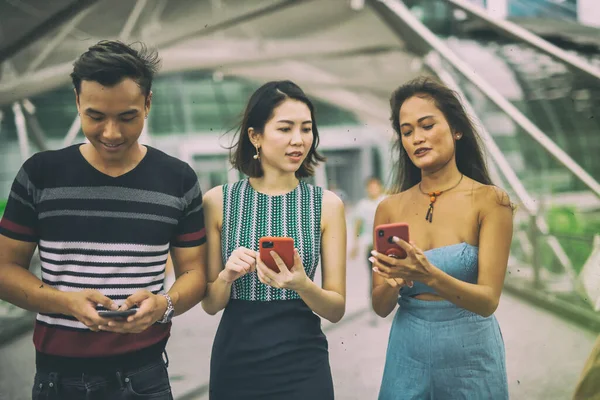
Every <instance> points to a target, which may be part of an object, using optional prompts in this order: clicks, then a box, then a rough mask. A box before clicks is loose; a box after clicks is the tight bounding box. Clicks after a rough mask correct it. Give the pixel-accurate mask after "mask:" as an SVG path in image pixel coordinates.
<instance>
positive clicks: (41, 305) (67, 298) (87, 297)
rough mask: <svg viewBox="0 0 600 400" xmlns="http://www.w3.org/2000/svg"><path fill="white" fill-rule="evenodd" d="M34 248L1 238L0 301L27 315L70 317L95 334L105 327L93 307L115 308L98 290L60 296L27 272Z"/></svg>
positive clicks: (31, 244) (0, 236)
mask: <svg viewBox="0 0 600 400" xmlns="http://www.w3.org/2000/svg"><path fill="white" fill-rule="evenodd" d="M35 247H36V244H35V243H30V242H22V241H18V240H14V239H10V238H8V237H6V236H3V235H0V299H2V300H6V301H8V302H10V303H12V304H14V305H16V306H17V307H21V308H23V309H26V310H29V311H34V312H40V313H46V314H63V315H72V316H74V317H76V318H77V319H78V320H79V321H81V322H82V323H83V324H85V325H86V326H87V327H89V328H90V329H92V330H94V331H97V330H98V326H100V325H103V324H106V323H107V322H108V321H107V320H105V319H103V318H100V316H99V315H98V312H97V311H96V304H101V305H103V306H104V307H105V308H107V309H113V310H114V309H116V308H117V305H116V304H114V303H113V301H112V300H111V299H109V298H108V297H106V296H104V295H103V294H102V293H100V292H99V291H97V290H82V291H79V292H62V291H60V290H58V289H55V288H54V287H52V286H50V285H46V284H44V283H43V282H42V281H41V280H40V279H39V278H38V277H37V276H35V275H34V274H32V273H31V272H30V271H29V269H28V268H29V265H30V263H31V257H32V256H33V253H34V251H35Z"/></svg>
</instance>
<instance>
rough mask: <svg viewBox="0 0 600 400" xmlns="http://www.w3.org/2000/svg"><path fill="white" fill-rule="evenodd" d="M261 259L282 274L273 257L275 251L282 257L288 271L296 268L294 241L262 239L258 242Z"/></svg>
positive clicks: (286, 238)
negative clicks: (272, 252) (272, 253)
mask: <svg viewBox="0 0 600 400" xmlns="http://www.w3.org/2000/svg"><path fill="white" fill-rule="evenodd" d="M258 247H259V252H260V259H261V260H262V262H263V263H265V265H266V266H267V267H269V268H270V269H272V270H273V271H275V272H280V271H279V267H278V266H277V264H276V263H275V260H274V259H273V257H271V251H274V252H275V253H277V254H278V255H279V257H281V259H282V260H283V262H284V263H285V265H286V266H287V267H288V269H290V268H292V267H293V266H294V239H293V238H290V237H262V238H260V240H259V241H258Z"/></svg>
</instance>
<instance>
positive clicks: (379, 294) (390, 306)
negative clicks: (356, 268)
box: [371, 199, 400, 318]
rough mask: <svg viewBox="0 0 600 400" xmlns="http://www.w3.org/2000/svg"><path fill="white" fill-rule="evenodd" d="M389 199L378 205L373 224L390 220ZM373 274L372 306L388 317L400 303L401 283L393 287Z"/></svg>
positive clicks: (374, 240) (376, 311) (381, 314)
mask: <svg viewBox="0 0 600 400" xmlns="http://www.w3.org/2000/svg"><path fill="white" fill-rule="evenodd" d="M389 204H390V201H389V199H386V200H383V201H382V202H381V203H379V206H377V211H376V212H375V221H374V224H373V226H377V225H381V224H385V223H388V222H390V221H389V215H388V211H387V210H388V207H389ZM375 242H376V238H374V239H373V243H375ZM371 273H372V274H373V294H372V296H371V297H372V300H371V302H372V306H373V311H375V313H376V314H377V315H379V316H380V317H382V318H385V317H387V316H388V315H389V314H390V313H391V312H392V311H394V308H396V304H397V303H398V295H399V294H400V285H398V286H396V287H392V286H391V285H390V284H389V283H388V282H386V280H385V278H383V277H382V276H380V275H379V274H376V273H374V272H371Z"/></svg>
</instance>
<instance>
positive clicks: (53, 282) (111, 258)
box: [38, 240, 169, 329]
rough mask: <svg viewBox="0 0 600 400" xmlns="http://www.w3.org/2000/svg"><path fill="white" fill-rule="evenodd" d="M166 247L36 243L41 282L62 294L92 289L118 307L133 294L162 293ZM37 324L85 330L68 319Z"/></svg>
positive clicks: (56, 317) (45, 317)
mask: <svg viewBox="0 0 600 400" xmlns="http://www.w3.org/2000/svg"><path fill="white" fill-rule="evenodd" d="M168 248H169V244H168V243H167V244H163V245H139V244H125V243H93V242H92V243H90V242H54V241H48V240H41V241H40V260H41V262H42V281H43V282H44V283H45V284H46V285H50V286H52V287H54V288H56V289H58V290H61V291H63V292H79V291H81V290H84V289H94V290H98V291H99V292H101V293H102V294H103V295H105V296H107V297H109V298H111V299H113V300H114V301H115V302H116V303H117V304H118V305H120V304H122V303H123V302H124V301H125V299H127V297H129V296H131V295H132V294H133V293H135V292H137V291H139V290H142V289H145V290H149V291H151V292H153V293H160V292H161V291H162V290H163V282H164V277H165V264H166V262H167V257H168ZM38 321H40V322H43V323H45V324H49V325H57V326H61V327H66V328H73V329H88V328H87V327H86V326H85V325H83V324H81V323H79V322H78V321H74V320H73V318H71V317H66V316H60V315H43V314H40V315H38Z"/></svg>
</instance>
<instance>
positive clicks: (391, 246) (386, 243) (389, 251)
mask: <svg viewBox="0 0 600 400" xmlns="http://www.w3.org/2000/svg"><path fill="white" fill-rule="evenodd" d="M394 236H396V237H399V238H400V239H402V240H404V241H405V242H409V239H410V238H409V236H408V224H406V223H404V222H398V223H393V224H382V225H378V226H377V227H376V228H375V250H377V252H378V253H382V254H385V255H388V256H390V257H396V258H406V252H405V251H404V250H403V249H402V248H400V247H399V246H398V245H397V244H396V243H394V242H393V241H392V237H394Z"/></svg>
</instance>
